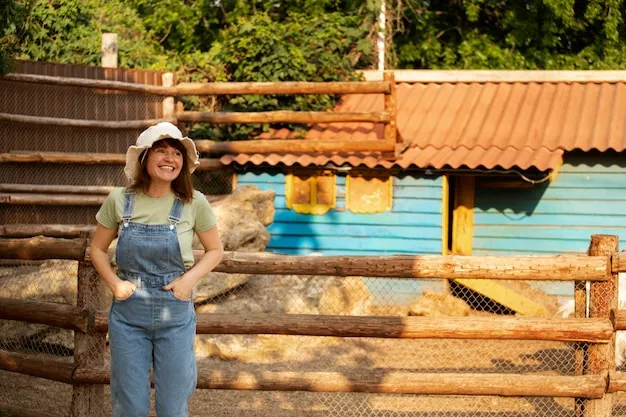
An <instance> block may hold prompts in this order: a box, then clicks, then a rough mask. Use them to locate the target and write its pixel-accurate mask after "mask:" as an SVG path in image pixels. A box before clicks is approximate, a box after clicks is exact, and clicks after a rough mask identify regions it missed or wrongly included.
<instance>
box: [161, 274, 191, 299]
mask: <svg viewBox="0 0 626 417" xmlns="http://www.w3.org/2000/svg"><path fill="white" fill-rule="evenodd" d="M193 286H194V283H193V282H189V280H186V279H185V276H184V275H181V276H180V277H178V278H176V279H175V280H174V281H172V282H170V283H169V284H167V285H165V286H164V287H163V289H164V290H165V291H171V292H172V294H174V297H176V298H178V299H179V300H190V299H191V291H192V290H193Z"/></svg>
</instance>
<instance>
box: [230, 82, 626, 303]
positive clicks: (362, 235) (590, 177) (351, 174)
mask: <svg viewBox="0 0 626 417" xmlns="http://www.w3.org/2000/svg"><path fill="white" fill-rule="evenodd" d="M395 77H396V80H397V84H396V89H397V97H398V98H397V103H398V109H397V112H398V116H397V117H398V119H397V127H398V135H399V137H400V139H401V141H402V144H401V146H400V147H399V149H400V152H399V153H398V156H397V158H396V159H395V160H389V159H385V158H383V157H382V156H381V155H377V154H376V153H374V152H370V153H337V154H315V155H291V154H271V155H244V154H240V155H227V156H224V157H222V162H224V163H226V164H229V165H232V166H234V167H235V169H236V171H237V172H238V179H237V182H238V184H254V185H256V186H258V187H259V188H262V189H272V190H274V191H276V201H275V203H276V216H275V221H274V224H272V225H271V226H270V232H271V236H272V237H271V241H270V244H269V246H268V248H267V250H268V251H272V252H278V253H288V254H294V253H297V254H305V253H311V252H318V253H322V254H326V255H334V254H354V255H365V254H442V253H443V254H448V253H455V254H465V255H470V254H475V255H486V254H493V255H497V254H502V255H505V254H541V253H543V254H548V253H574V252H584V251H586V250H587V247H588V245H589V240H590V236H591V235H592V234H596V233H607V234H615V235H619V236H620V240H621V244H622V245H621V246H622V248H624V244H626V117H625V116H626V72H601V71H599V72H567V71H566V72H559V73H550V72H542V71H540V72H530V71H513V72H498V71H481V72H479V73H475V72H471V71H469V72H463V71H459V72H454V71H453V72H437V71H408V72H402V71H396V74H395ZM477 77H478V78H477ZM382 101H383V100H382V97H371V96H358V95H353V96H346V97H344V99H343V101H342V102H341V104H340V105H339V107H338V110H342V109H349V110H350V111H357V112H368V111H380V110H381V109H382V107H383V103H382ZM270 135H271V136H273V137H276V138H290V137H292V135H293V133H292V132H289V131H286V130H278V131H273V132H271V134H270ZM382 135H383V131H382V127H381V126H377V125H374V124H370V123H351V124H336V125H326V126H314V127H312V128H311V129H310V130H309V131H308V132H307V134H306V136H305V139H308V140H332V139H333V138H341V139H342V140H352V139H353V140H370V139H381V138H382ZM373 179H375V180H373ZM316 184H317V185H316ZM303 185H304V189H305V191H304V196H303V195H298V190H301V189H302V186H303ZM320 190H321V191H320ZM301 194H302V193H301ZM316 195H318V197H319V199H320V201H321V203H322V204H320V201H317V200H316ZM547 292H549V293H552V294H556V295H566V294H567V293H571V291H570V290H569V289H565V290H564V289H563V288H556V287H554V288H550V289H548V290H547Z"/></svg>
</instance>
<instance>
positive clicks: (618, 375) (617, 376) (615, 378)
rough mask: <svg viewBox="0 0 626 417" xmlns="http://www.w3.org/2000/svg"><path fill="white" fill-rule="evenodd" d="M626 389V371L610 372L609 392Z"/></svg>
mask: <svg viewBox="0 0 626 417" xmlns="http://www.w3.org/2000/svg"><path fill="white" fill-rule="evenodd" d="M619 391H626V372H617V371H611V372H609V387H608V389H607V392H619Z"/></svg>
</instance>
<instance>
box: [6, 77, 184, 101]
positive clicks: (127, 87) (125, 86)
mask: <svg viewBox="0 0 626 417" xmlns="http://www.w3.org/2000/svg"><path fill="white" fill-rule="evenodd" d="M2 79H5V80H9V81H18V82H25V83H37V84H48V85H59V86H67V87H87V88H100V89H106V90H118V91H131V92H135V93H144V94H155V95H164V96H172V95H176V88H174V87H160V86H156V85H148V84H134V83H127V82H122V81H108V80H91V79H86V78H74V77H56V76H51V75H36V74H20V73H15V72H11V73H8V74H6V75H4V76H3V77H2Z"/></svg>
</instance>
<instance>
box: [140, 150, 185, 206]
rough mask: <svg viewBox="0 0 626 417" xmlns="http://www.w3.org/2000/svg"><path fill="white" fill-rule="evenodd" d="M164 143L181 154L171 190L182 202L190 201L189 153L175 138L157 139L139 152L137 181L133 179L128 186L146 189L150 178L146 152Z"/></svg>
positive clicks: (144, 190)
mask: <svg viewBox="0 0 626 417" xmlns="http://www.w3.org/2000/svg"><path fill="white" fill-rule="evenodd" d="M166 145H169V146H171V147H172V148H175V149H177V150H179V151H180V152H181V153H182V154H183V167H182V169H181V170H180V174H178V177H176V179H175V180H174V181H172V191H174V194H176V196H177V197H178V198H180V199H181V200H182V201H183V203H190V202H191V200H192V199H193V190H194V188H193V181H192V180H191V174H190V173H189V155H188V154H187V149H185V147H184V146H183V144H182V142H181V141H179V140H177V139H171V138H166V139H161V140H158V141H156V142H154V143H153V144H152V147H151V148H150V149H147V150H145V151H143V152H142V153H140V154H139V162H140V164H141V168H140V169H139V175H138V176H137V181H135V183H134V184H133V185H131V186H130V188H132V189H134V190H141V191H143V192H146V191H148V188H149V187H150V181H151V178H150V175H149V174H148V169H147V167H146V161H147V160H148V154H146V152H148V153H149V152H151V151H152V149H155V148H162V147H164V146H166Z"/></svg>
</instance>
